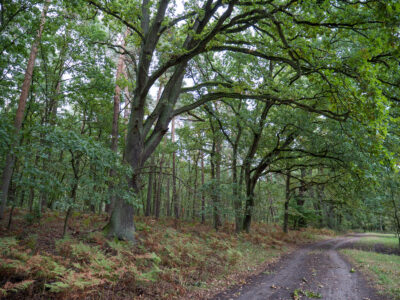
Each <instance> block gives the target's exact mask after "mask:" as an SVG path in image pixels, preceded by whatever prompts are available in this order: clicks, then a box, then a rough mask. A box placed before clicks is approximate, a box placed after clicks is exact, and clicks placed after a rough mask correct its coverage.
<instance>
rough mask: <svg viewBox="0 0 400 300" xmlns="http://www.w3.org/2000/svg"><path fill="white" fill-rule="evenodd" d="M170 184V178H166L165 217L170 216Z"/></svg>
mask: <svg viewBox="0 0 400 300" xmlns="http://www.w3.org/2000/svg"><path fill="white" fill-rule="evenodd" d="M170 183H171V178H170V177H169V176H168V178H167V191H166V193H167V200H166V212H167V217H170V216H171V195H170Z"/></svg>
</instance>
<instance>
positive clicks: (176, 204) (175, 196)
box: [171, 118, 179, 219]
mask: <svg viewBox="0 0 400 300" xmlns="http://www.w3.org/2000/svg"><path fill="white" fill-rule="evenodd" d="M171 126H172V128H171V134H172V135H171V138H172V143H175V118H174V119H172V125H171ZM172 203H173V205H174V213H175V218H176V219H179V197H178V194H177V191H176V152H175V151H174V152H173V153H172Z"/></svg>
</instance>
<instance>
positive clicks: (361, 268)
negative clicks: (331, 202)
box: [214, 234, 400, 300]
mask: <svg viewBox="0 0 400 300" xmlns="http://www.w3.org/2000/svg"><path fill="white" fill-rule="evenodd" d="M371 238H375V236H372V235H366V234H354V235H348V236H345V237H337V238H335V239H330V240H326V241H322V242H317V243H314V244H311V245H308V246H306V247H304V248H301V249H299V250H297V251H294V252H292V253H291V254H289V255H287V256H286V257H284V258H283V259H282V260H280V261H279V262H278V263H276V264H274V265H271V266H270V267H269V268H267V269H266V270H265V271H264V272H262V273H260V274H259V275H257V276H254V277H252V278H251V280H249V281H248V282H247V283H246V284H245V285H239V286H236V287H234V288H232V289H231V290H229V291H226V292H223V293H220V294H219V295H217V296H216V297H215V298H214V300H223V299H243V300H244V299H246V300H256V299H263V300H265V299H270V300H274V299H294V300H297V299H324V300H338V299H343V300H344V299H359V300H384V299H400V282H399V280H398V278H399V275H400V257H399V256H397V255H388V254H382V253H392V254H399V253H398V249H396V248H394V247H393V244H392V243H393V242H392V241H394V240H395V238H394V237H393V238H391V239H390V241H387V242H386V243H385V239H382V238H381V236H376V238H378V239H376V240H378V241H375V243H374V240H373V239H371ZM379 238H381V239H379ZM382 240H383V242H382ZM385 244H386V245H385ZM346 248H350V249H346ZM342 249H345V250H342ZM355 249H357V250H355ZM360 249H362V250H360ZM375 251H379V252H380V253H378V252H375ZM350 261H351V263H350Z"/></svg>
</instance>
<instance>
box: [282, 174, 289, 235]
mask: <svg viewBox="0 0 400 300" xmlns="http://www.w3.org/2000/svg"><path fill="white" fill-rule="evenodd" d="M285 186H286V193H285V204H284V214H283V232H285V233H288V223H289V202H290V172H289V173H288V174H287V175H286V185H285Z"/></svg>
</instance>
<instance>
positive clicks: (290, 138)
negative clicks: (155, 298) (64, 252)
mask: <svg viewBox="0 0 400 300" xmlns="http://www.w3.org/2000/svg"><path fill="white" fill-rule="evenodd" d="M0 8H1V11H0V40H1V42H0V53H1V55H0V118H1V120H0V153H1V155H0V167H1V170H2V180H1V183H2V185H1V189H2V190H1V209H0V218H2V219H3V220H5V222H4V224H8V226H9V227H12V226H13V219H12V215H13V211H14V209H15V208H17V209H24V210H25V211H26V214H25V219H26V220H27V221H29V222H30V224H33V223H35V222H40V219H41V216H42V215H43V213H45V212H48V211H56V212H58V213H59V215H62V216H63V219H64V222H65V225H64V226H63V231H64V232H63V235H66V234H68V230H69V227H68V221H69V218H70V217H71V215H73V213H74V212H85V213H87V212H90V213H93V214H107V215H108V216H109V222H108V225H107V226H106V227H104V232H105V234H106V235H107V236H109V237H116V238H118V239H122V240H131V241H134V240H135V235H134V232H135V218H136V217H137V216H143V215H144V216H153V217H154V218H155V219H165V218H170V219H176V220H177V221H176V222H180V220H187V221H196V222H201V223H206V224H212V226H213V227H214V228H215V229H216V230H217V231H218V230H219V229H220V228H221V226H223V225H224V224H232V226H234V228H235V231H236V232H240V231H247V232H249V231H251V230H252V224H254V223H255V222H256V223H260V222H261V223H268V224H279V225H281V226H282V230H283V231H285V232H287V231H288V230H293V229H301V228H304V227H316V228H322V227H328V228H331V229H335V230H346V229H356V230H382V231H392V232H396V231H397V233H398V234H400V198H399V196H400V195H399V185H400V177H399V173H398V171H399V147H400V139H399V133H400V132H399V120H400V106H399V104H400V50H399V49H400V48H399V46H400V28H399V24H400V3H399V1H397V0H361V1H356V0H303V1H301V0H298V1H296V0H250V1H248V0H205V1H198V0H189V1H171V0H159V1H149V0H143V1H136V0H123V1H122V0H69V1H61V0H57V1H54V0H53V1H52V0H6V1H4V0H3V1H0Z"/></svg>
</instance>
